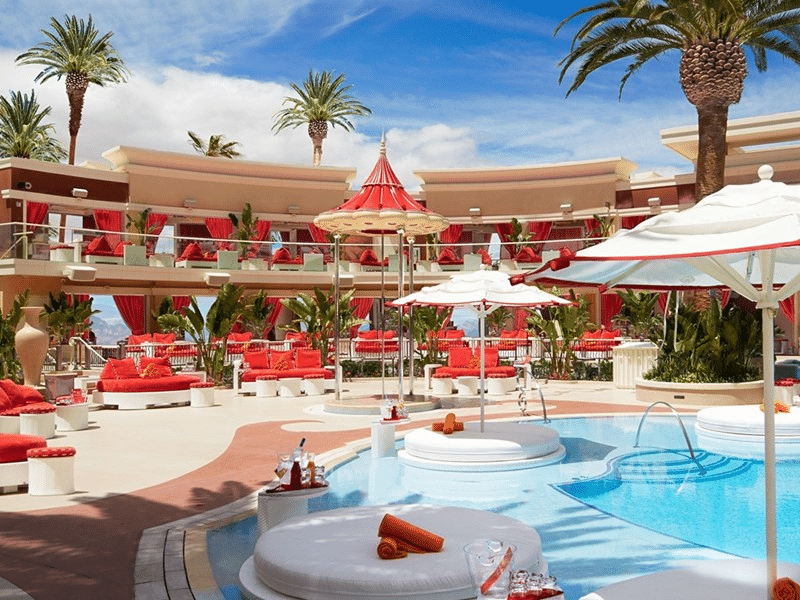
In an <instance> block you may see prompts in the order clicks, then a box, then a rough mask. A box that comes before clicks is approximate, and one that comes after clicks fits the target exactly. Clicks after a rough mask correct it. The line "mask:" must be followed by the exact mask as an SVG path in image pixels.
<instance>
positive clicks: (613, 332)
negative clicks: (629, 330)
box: [600, 329, 619, 340]
mask: <svg viewBox="0 0 800 600" xmlns="http://www.w3.org/2000/svg"><path fill="white" fill-rule="evenodd" d="M615 337H619V330H617V329H606V330H605V331H603V332H602V333H601V334H600V339H603V340H613V339H614V338H615Z"/></svg>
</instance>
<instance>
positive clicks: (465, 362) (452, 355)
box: [447, 346, 472, 368]
mask: <svg viewBox="0 0 800 600" xmlns="http://www.w3.org/2000/svg"><path fill="white" fill-rule="evenodd" d="M470 358H472V350H470V348H469V347H468V346H464V347H463V348H450V352H449V354H448V357H447V366H448V367H454V368H465V367H468V366H469V360H470Z"/></svg>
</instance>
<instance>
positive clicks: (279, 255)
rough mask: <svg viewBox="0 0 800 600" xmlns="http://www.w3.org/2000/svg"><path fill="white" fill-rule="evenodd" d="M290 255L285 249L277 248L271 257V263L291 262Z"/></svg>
mask: <svg viewBox="0 0 800 600" xmlns="http://www.w3.org/2000/svg"><path fill="white" fill-rule="evenodd" d="M291 260H292V253H291V252H289V251H288V250H287V249H286V248H278V249H277V250H275V253H274V254H273V255H272V262H291Z"/></svg>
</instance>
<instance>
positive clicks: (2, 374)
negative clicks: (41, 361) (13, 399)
mask: <svg viewBox="0 0 800 600" xmlns="http://www.w3.org/2000/svg"><path fill="white" fill-rule="evenodd" d="M28 296H30V290H25V291H24V292H22V293H21V294H20V295H19V296H17V297H16V298H14V302H13V304H12V305H11V308H10V309H9V311H8V312H7V313H6V314H5V315H3V314H0V379H11V380H12V381H14V382H16V383H21V382H22V366H21V365H20V364H19V357H18V356H17V353H16V350H15V346H14V342H15V340H14V336H15V335H16V333H17V327H18V326H19V324H20V321H21V320H22V307H23V306H25V305H26V304H27V303H28Z"/></svg>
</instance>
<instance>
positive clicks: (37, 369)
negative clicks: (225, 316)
mask: <svg viewBox="0 0 800 600" xmlns="http://www.w3.org/2000/svg"><path fill="white" fill-rule="evenodd" d="M42 310H44V309H43V308H42V307H41V306H23V307H22V313H23V315H25V324H24V325H23V326H22V327H21V328H20V329H19V330H18V331H17V333H16V335H15V336H14V348H15V349H16V351H17V357H18V358H19V362H20V364H21V365H22V377H23V380H24V382H25V385H30V386H34V387H36V386H38V385H39V384H40V383H41V379H42V367H43V366H44V359H45V356H47V349H48V347H49V346H50V336H49V335H48V334H47V332H46V331H44V329H42V328H41V326H40V325H39V314H40V313H41V312H42Z"/></svg>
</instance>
